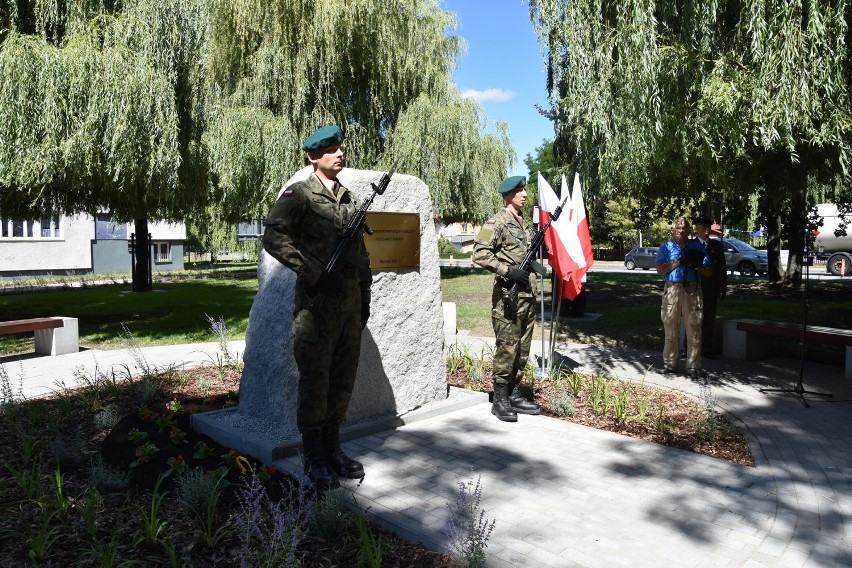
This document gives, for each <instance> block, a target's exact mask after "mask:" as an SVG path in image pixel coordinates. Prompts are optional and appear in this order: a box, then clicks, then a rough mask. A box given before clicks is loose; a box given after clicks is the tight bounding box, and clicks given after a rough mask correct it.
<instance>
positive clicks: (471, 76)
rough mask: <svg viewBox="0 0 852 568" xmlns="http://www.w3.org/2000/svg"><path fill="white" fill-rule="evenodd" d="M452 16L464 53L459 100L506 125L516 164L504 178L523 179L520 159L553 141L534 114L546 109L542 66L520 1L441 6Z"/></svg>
mask: <svg viewBox="0 0 852 568" xmlns="http://www.w3.org/2000/svg"><path fill="white" fill-rule="evenodd" d="M442 5H443V8H444V9H445V10H450V11H452V12H455V13H456V19H457V21H458V22H459V26H458V29H456V32H455V33H456V34H457V35H459V36H461V37H463V38H464V39H465V41H466V42H467V52H466V53H465V54H464V56H463V58H462V60H461V62H460V63H459V65H458V67H457V68H456V71H455V73H454V74H453V79H454V80H455V83H456V85H457V86H458V88H459V90H460V91H461V92H462V94H463V95H466V96H476V98H477V99H479V102H480V104H481V105H482V107H483V108H484V109H485V112H486V113H487V116H488V126H489V130H492V129H493V124H494V122H495V121H498V120H502V121H505V122H506V123H508V125H509V136H510V137H511V140H512V144H513V145H514V146H515V151H516V152H517V154H518V160H517V163H516V164H515V167H514V169H513V170H512V171H511V172H510V175H527V169H526V166H525V165H524V162H523V160H524V158H525V157H526V155H527V154H533V152H534V150H535V149H536V147H538V146H540V145H541V143H542V141H543V140H545V139H547V140H550V139H552V138H553V126H552V124H551V123H550V121H549V120H547V119H545V118H544V117H543V116H541V114H540V113H539V112H538V111H537V110H536V108H535V105H536V103H537V104H539V105H540V106H542V107H544V108H548V104H547V92H546V78H547V75H546V73H545V71H544V60H543V58H542V55H541V50H540V49H539V46H538V43H537V40H536V35H535V32H534V31H533V26H532V23H531V22H530V18H529V7H528V5H527V2H526V1H522V0H443V2H442Z"/></svg>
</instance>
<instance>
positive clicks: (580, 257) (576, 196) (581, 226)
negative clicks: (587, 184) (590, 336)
mask: <svg viewBox="0 0 852 568" xmlns="http://www.w3.org/2000/svg"><path fill="white" fill-rule="evenodd" d="M567 191H568V183H567V181H566V180H565V176H564V175H563V176H562V193H563V194H565V193H566V192H567ZM571 233H572V236H573V239H572V244H571V246H570V247H569V248H568V250H569V253H570V255H571V259H572V260H573V261H574V262H575V264H576V265H577V268H575V269H574V270H572V271H571V274H569V275H568V277H567V282H563V283H562V297H563V298H568V299H569V300H573V299H574V298H576V297H577V295H578V294H579V293H580V291H581V290H582V289H583V282H585V281H586V272H587V271H588V270H589V268H590V267H591V266H592V264H594V262H595V260H594V252H593V250H592V239H591V237H590V236H589V220H588V219H587V218H586V204H585V201H584V200H583V189H582V186H581V185H580V174H579V173H575V174H574V189H573V190H572V191H571Z"/></svg>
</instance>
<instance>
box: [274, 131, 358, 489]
mask: <svg viewBox="0 0 852 568" xmlns="http://www.w3.org/2000/svg"><path fill="white" fill-rule="evenodd" d="M302 148H303V149H304V150H305V152H307V155H308V160H309V161H310V162H311V164H312V165H313V168H314V171H313V174H311V176H310V177H309V178H308V179H307V180H305V181H297V182H295V183H293V184H291V185H289V186H288V187H286V188H285V189H284V191H283V192H282V193H281V195H280V196H279V198H278V201H276V203H275V205H273V206H272V209H271V210H270V211H269V216H268V218H267V220H266V223H265V224H266V230H265V232H264V235H263V248H264V249H266V252H268V253H269V254H270V255H272V256H273V257H274V258H275V259H277V260H278V261H279V262H281V263H282V264H284V265H285V266H287V267H288V268H290V269H291V270H293V271H294V272H295V273H296V275H297V276H296V289H295V295H294V303H295V306H294V311H293V313H294V318H293V336H294V337H293V354H294V355H295V358H296V364H297V365H298V367H299V389H298V408H297V416H296V424H297V426H298V428H299V432H300V433H301V435H302V447H303V450H304V454H303V462H304V468H305V474H306V475H307V476H308V478H309V479H310V480H311V481H312V482H313V483H314V484H316V485H317V486H322V487H334V486H336V485H338V476H340V477H346V478H351V479H359V478H363V477H364V468H363V466H362V465H361V463H359V462H357V461H355V460H353V459H351V458H349V457H348V456H347V455H346V454H345V453H344V452H343V450H342V449H341V447H340V427H341V425H342V424H343V421H344V420H345V418H346V410H347V408H348V406H349V399H350V397H351V395H352V389H353V387H354V386H355V375H356V371H357V368H358V358H359V356H360V352H361V331H362V329H363V328H364V326H366V325H367V318H369V317H370V284H371V283H372V275H371V272H370V261H369V258H368V256H367V251H366V248H365V247H364V239H363V235H359V239H358V241H357V244H356V245H355V246H353V247H351V249H350V254H349V255H348V258H346V261H345V262H344V263H343V267H342V268H341V270H339V271H336V272H335V273H331V274H329V273H326V272H324V270H323V269H324V268H325V266H326V263H327V262H328V260H329V259H330V258H331V256H332V254H333V252H334V249H335V247H336V246H337V243H338V242H339V240H340V238H341V237H342V236H343V233H344V230H345V228H346V224H347V222H348V221H349V219H350V218H351V217H352V216H353V215H354V214H355V213H356V212H357V210H358V207H359V204H358V201H357V199H356V197H355V195H354V194H353V193H351V192H350V191H349V190H348V189H346V188H345V187H343V185H341V184H340V182H339V181H338V179H337V174H338V173H339V172H340V171H341V170H342V169H343V165H344V156H345V148H344V146H343V133H342V132H341V130H340V128H339V127H337V126H326V127H323V128H320V129H319V130H317V131H316V132H314V133H313V134H311V135H310V136H309V137H308V138H307V139H306V140H305V142H304V145H303V146H302Z"/></svg>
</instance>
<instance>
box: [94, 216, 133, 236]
mask: <svg viewBox="0 0 852 568" xmlns="http://www.w3.org/2000/svg"><path fill="white" fill-rule="evenodd" d="M95 238H96V239H98V240H127V223H116V222H115V221H113V220H112V217H110V216H109V215H106V214H104V213H98V214H97V215H95Z"/></svg>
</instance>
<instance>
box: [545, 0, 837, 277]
mask: <svg viewBox="0 0 852 568" xmlns="http://www.w3.org/2000/svg"><path fill="white" fill-rule="evenodd" d="M530 15H531V18H532V20H533V21H534V23H535V25H536V28H537V30H538V33H539V35H540V38H541V41H542V42H544V44H545V45H546V46H547V55H548V68H549V72H550V73H549V78H550V85H549V89H550V101H551V109H550V111H549V113H550V116H551V117H552V118H553V119H554V121H555V122H556V126H557V132H558V135H559V136H560V137H561V138H562V139H563V140H566V139H567V140H570V141H571V142H573V143H575V144H576V145H577V147H578V148H580V153H581V155H582V156H583V159H582V160H581V169H583V170H584V171H585V172H586V173H587V179H588V180H591V182H592V186H593V187H594V188H595V189H596V190H597V191H599V192H600V193H603V194H607V193H609V194H612V193H614V192H615V191H616V189H617V188H618V189H623V190H624V191H627V192H635V193H641V194H644V195H657V196H659V195H680V196H699V195H701V194H704V195H705V196H706V195H707V194H708V193H715V192H718V193H720V194H722V195H723V197H724V201H725V202H726V203H727V204H728V205H729V208H728V211H729V212H734V213H736V212H737V210H744V209H746V207H745V206H746V205H747V204H748V203H749V202H753V203H759V204H761V205H762V207H764V208H766V209H768V210H770V211H771V212H772V214H773V215H775V218H776V220H777V221H778V222H777V223H776V225H777V226H776V227H775V229H776V230H777V231H778V233H777V234H780V231H781V229H782V228H783V230H784V231H785V237H786V239H787V240H788V242H789V245H790V250H791V261H790V264H789V265H788V268H787V272H786V275H785V276H786V279H787V281H790V282H793V283H794V284H797V283H798V282H799V280H800V278H801V258H802V250H803V243H804V235H805V233H806V222H805V219H806V215H807V209H808V205H809V204H810V203H812V202H813V200H814V199H815V198H816V197H817V195H818V193H817V192H816V191H810V192H809V191H808V189H809V187H810V188H811V189H813V187H814V184H817V185H818V187H819V189H820V190H821V195H820V197H822V198H826V197H829V196H830V197H832V198H841V197H843V196H842V195H838V193H843V188H844V187H845V188H846V191H847V192H848V191H849V190H848V187H849V180H850V171H849V159H850V139H851V138H852V113H851V111H852V105H850V102H852V101H850V96H849V94H850V87H852V61H850V49H852V47H850V45H852V35H850V29H849V22H850V21H852V8H850V3H849V2H847V1H846V0H840V1H834V2H829V1H824V0H817V1H814V2H804V1H801V0H793V1H790V2H780V3H766V2H763V1H761V0H713V1H710V2H699V1H695V0H691V1H689V0H688V1H685V2H677V3H672V2H654V1H647V0H644V1H643V0H628V1H619V2H615V1H612V0H594V1H591V0H570V1H568V0H530ZM755 193H756V194H757V195H758V197H759V199H757V200H751V199H750V198H751V196H752V195H753V194H755ZM705 198H706V197H705ZM782 218H783V227H782V225H781V222H780V220H781V219H782ZM770 252H771V253H772V252H773V251H770ZM774 253H775V258H776V262H777V253H778V250H775V251H774ZM771 256H772V255H771ZM779 276H780V275H779Z"/></svg>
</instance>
